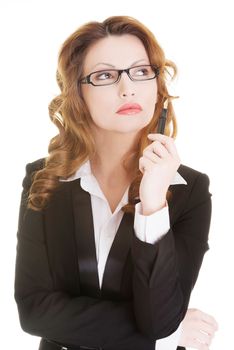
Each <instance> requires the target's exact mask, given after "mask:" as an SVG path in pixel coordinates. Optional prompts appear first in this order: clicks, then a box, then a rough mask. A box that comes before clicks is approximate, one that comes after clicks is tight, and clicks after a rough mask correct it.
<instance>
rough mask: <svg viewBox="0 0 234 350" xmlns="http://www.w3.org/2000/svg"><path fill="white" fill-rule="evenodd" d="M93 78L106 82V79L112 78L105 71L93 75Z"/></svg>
mask: <svg viewBox="0 0 234 350" xmlns="http://www.w3.org/2000/svg"><path fill="white" fill-rule="evenodd" d="M94 78H95V79H97V80H107V79H108V78H113V76H112V74H111V72H109V71H105V72H102V73H97V74H95V76H94Z"/></svg>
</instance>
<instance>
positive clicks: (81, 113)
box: [15, 16, 217, 350]
mask: <svg viewBox="0 0 234 350" xmlns="http://www.w3.org/2000/svg"><path fill="white" fill-rule="evenodd" d="M170 69H172V70H173V72H174V75H173V77H174V76H175V75H176V66H175V64H174V63H173V62H171V61H168V60H167V59H166V58H165V55H164V53H163V51H162V49H161V47H160V46H159V44H158V42H157V41H156V39H155V37H154V36H153V34H152V33H151V32H150V31H149V30H148V29H147V28H146V27H145V26H144V25H143V24H141V23H140V22H138V21H137V20H136V19H134V18H132V17H127V16H113V17H109V18H107V19H106V20H105V21H103V22H102V23H99V22H90V23H87V24H85V25H83V26H82V27H80V28H79V29H78V30H77V31H75V32H74V33H73V34H71V35H70V36H69V38H68V39H67V40H66V41H65V42H64V44H63V45H62V47H61V50H60V54H59V60H58V70H57V81H58V84H59V86H60V89H61V94H60V95H59V96H57V97H56V98H54V99H53V100H52V102H51V103H50V106H49V112H50V117H51V120H52V121H53V123H54V124H55V125H56V126H57V127H58V129H59V134H58V135H56V136H55V137H53V138H52V140H51V142H50V144H49V149H48V151H49V156H48V157H45V158H41V159H38V160H36V161H34V162H32V163H29V164H27V165H26V176H25V178H24V179H23V191H22V197H21V205H20V213H19V223H18V233H17V237H18V245H17V259H16V274H15V300H16V302H17V306H18V311H19V317H20V322H21V326H22V328H23V330H24V331H26V332H28V333H30V334H34V335H37V336H40V337H42V340H41V342H40V349H42V350H46V349H48V350H53V349H108V350H111V349H118V350H120V349H135V350H137V349H139V350H140V349H141V350H150V349H155V348H156V347H157V350H158V349H165V346H166V348H167V349H176V348H177V346H178V345H180V346H191V347H194V348H196V349H208V346H209V345H210V344H211V340H212V337H213V335H214V332H215V331H216V329H217V323H216V321H215V319H214V318H213V317H212V316H209V315H207V314H205V313H203V312H201V311H200V310H193V309H191V310H188V304H189V300H190V295H191V291H192V289H193V287H194V285H195V282H196V280H197V276H198V273H199V270H200V267H201V264H202V260H203V256H204V254H205V252H206V251H207V250H208V249H209V246H208V232H209V226H210V217H211V194H210V192H209V189H208V187H209V178H208V176H207V175H206V174H204V173H201V172H199V171H197V170H195V169H192V168H189V167H187V166H185V165H182V164H180V158H179V155H178V152H177V150H176V146H175V143H174V138H175V136H176V132H177V125H176V119H175V115H174V111H173V106H172V99H173V96H170V95H169V94H168V91H167V87H166V79H167V74H170ZM165 100H167V101H168V118H167V122H166V127H165V134H164V135H163V134H160V133H157V132H156V130H157V129H156V127H157V125H158V120H159V117H160V114H161V111H162V108H163V103H164V101H165ZM171 124H172V125H171ZM171 129H172V133H171ZM149 134H150V135H149ZM194 320H196V323H195V324H194ZM178 349H180V347H179V346H178Z"/></svg>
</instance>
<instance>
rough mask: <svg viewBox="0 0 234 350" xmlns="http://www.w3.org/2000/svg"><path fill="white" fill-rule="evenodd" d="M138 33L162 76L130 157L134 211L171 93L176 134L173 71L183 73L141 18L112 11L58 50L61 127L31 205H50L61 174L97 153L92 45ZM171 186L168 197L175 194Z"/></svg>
mask: <svg viewBox="0 0 234 350" xmlns="http://www.w3.org/2000/svg"><path fill="white" fill-rule="evenodd" d="M123 34H132V35H135V36H137V37H138V38H139V39H140V40H141V41H142V43H143V44H144V47H145V49H146V52H147V53H148V57H149V61H150V64H153V65H156V66H157V67H159V75H158V76H157V77H156V79H157V87H158V88H157V94H158V96H157V103H156V106H155V111H154V114H153V117H152V119H151V121H150V123H149V124H148V125H147V126H146V127H145V128H143V129H142V130H141V135H140V139H139V143H138V145H137V147H138V149H136V150H135V151H134V152H133V153H131V154H128V155H127V156H126V158H125V160H124V168H125V169H126V170H131V173H133V174H134V177H133V178H134V180H133V181H132V183H131V185H130V188H129V195H128V204H126V205H125V206H123V207H122V210H123V211H124V212H129V213H132V214H134V212H135V204H136V199H137V198H139V186H140V182H141V179H142V176H143V174H142V172H141V171H140V170H139V158H140V157H141V156H142V154H143V150H144V148H145V147H147V146H148V145H149V144H150V143H151V142H152V141H150V140H148V138H147V135H148V134H149V133H154V132H155V128H156V127H157V124H158V119H159V116H160V113H161V110H162V108H163V103H164V101H165V99H168V101H169V104H168V114H167V115H168V117H167V122H166V126H165V135H167V136H171V137H173V138H175V137H176V134H177V123H176V118H175V113H174V109H173V106H172V99H174V98H177V97H178V96H170V95H169V93H168V90H167V87H166V83H167V81H168V77H170V79H171V80H173V79H174V78H175V76H176V74H177V67H176V65H175V63H174V62H172V61H169V60H167V59H166V58H165V55H164V52H163V50H162V48H161V47H160V45H159V43H158V42H157V40H156V39H155V37H154V35H153V33H152V32H151V31H150V30H149V29H148V28H147V27H145V26H144V25H143V24H142V23H141V22H139V21H138V20H136V19H135V18H132V17H129V16H111V17H108V18H107V19H105V20H104V21H103V22H96V21H95V22H88V23H86V24H84V25H82V26H81V27H79V28H78V29H77V30H76V31H75V32H74V33H72V34H71V35H70V36H69V37H68V38H67V39H66V40H65V42H64V43H63V44H62V46H61V48H60V51H59V55H58V67H57V71H56V79H57V83H58V85H59V88H60V90H61V93H60V94H59V95H58V96H56V97H55V98H53V100H52V101H51V102H50V104H49V116H50V119H51V121H52V122H53V123H54V124H55V125H56V127H57V128H58V130H59V133H58V134H57V135H56V136H55V137H53V138H52V139H51V140H50V143H49V146H48V154H49V155H48V156H47V157H45V162H44V167H43V168H42V169H39V170H37V171H34V172H33V174H32V183H31V186H30V189H29V191H28V201H27V207H28V208H31V209H33V210H37V211H39V210H42V209H44V208H45V207H46V206H47V204H48V202H49V199H50V197H51V196H52V194H53V193H54V192H55V191H56V190H57V189H58V188H59V186H60V185H61V181H59V178H60V177H62V178H68V177H69V176H71V175H73V174H74V173H75V172H76V171H77V169H78V168H79V167H80V166H81V165H82V164H83V163H84V162H85V161H87V160H88V159H91V158H92V157H94V155H95V143H94V139H93V137H92V133H91V124H92V118H91V116H90V113H89V110H88V108H87V106H86V104H85V102H84V99H83V96H82V93H81V87H80V84H78V83H77V81H78V80H79V79H80V78H81V77H82V76H83V63H84V61H85V57H86V53H87V51H88V49H89V47H90V46H91V45H92V44H94V43H95V42H97V41H98V40H99V39H103V38H106V37H107V36H109V35H123ZM170 195H171V193H170V191H169V190H168V192H167V199H170Z"/></svg>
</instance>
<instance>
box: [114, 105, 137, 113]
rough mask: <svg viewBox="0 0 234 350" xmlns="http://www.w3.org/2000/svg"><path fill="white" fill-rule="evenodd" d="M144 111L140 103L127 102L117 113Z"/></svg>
mask: <svg viewBox="0 0 234 350" xmlns="http://www.w3.org/2000/svg"><path fill="white" fill-rule="evenodd" d="M141 111H142V107H141V106H140V105H139V104H138V103H125V104H124V105H122V106H121V107H120V108H119V109H118V111H117V112H116V113H118V114H136V113H139V112H141Z"/></svg>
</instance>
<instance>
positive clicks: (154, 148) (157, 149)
mask: <svg viewBox="0 0 234 350" xmlns="http://www.w3.org/2000/svg"><path fill="white" fill-rule="evenodd" d="M147 151H150V152H151V153H154V154H157V155H158V156H159V157H160V158H166V157H168V156H169V155H170V154H169V152H168V150H167V149H166V147H165V146H164V145H162V143H161V142H159V141H154V142H152V144H151V145H149V146H148V147H146V148H145V149H144V151H143V155H144V154H145V152H147Z"/></svg>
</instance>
